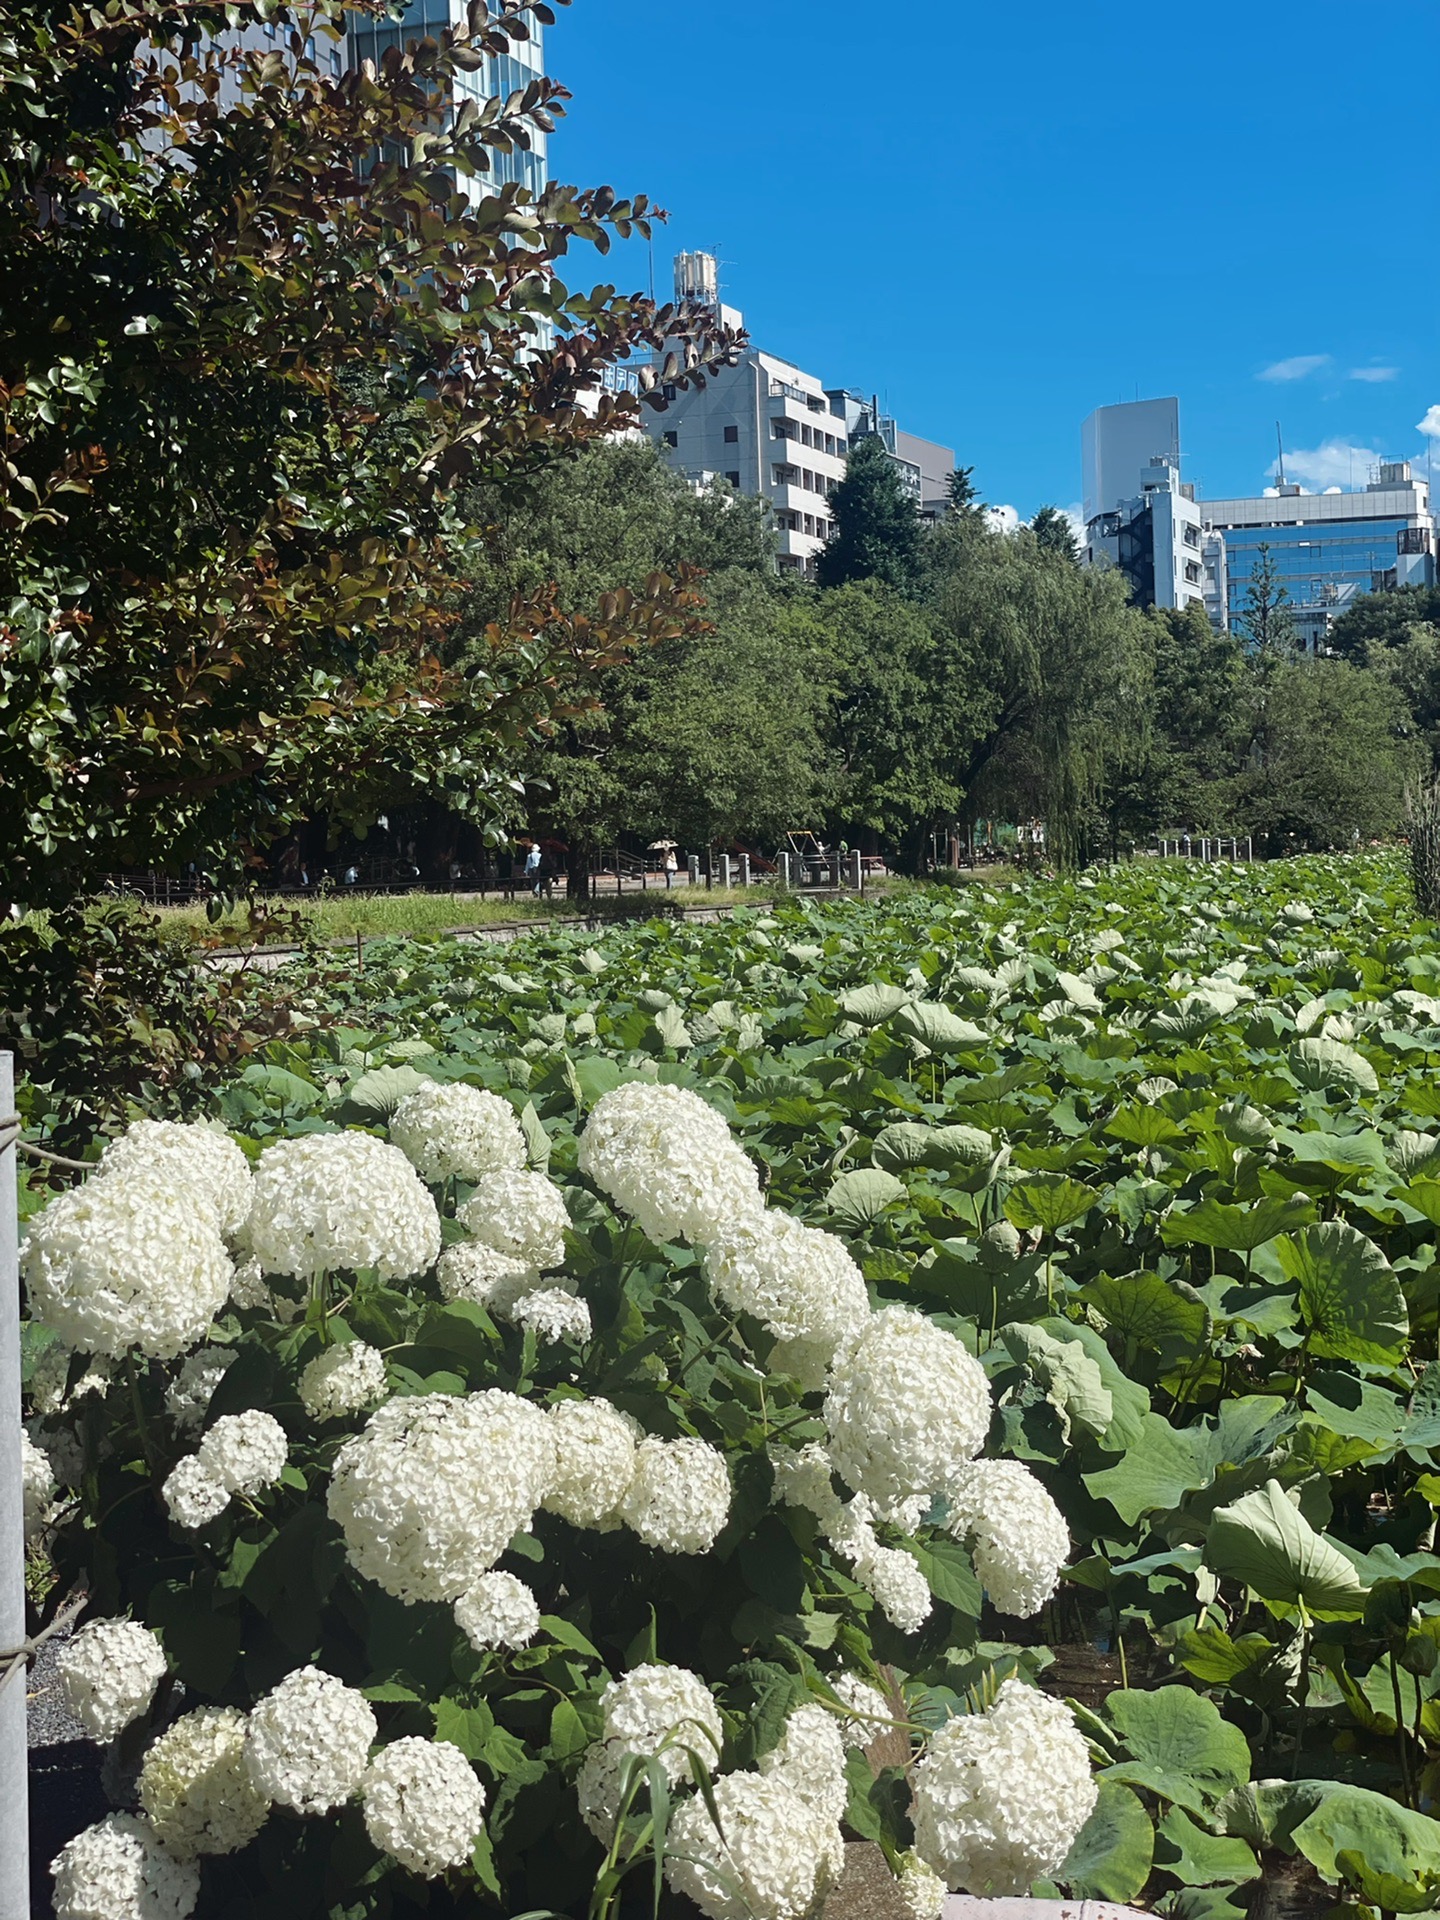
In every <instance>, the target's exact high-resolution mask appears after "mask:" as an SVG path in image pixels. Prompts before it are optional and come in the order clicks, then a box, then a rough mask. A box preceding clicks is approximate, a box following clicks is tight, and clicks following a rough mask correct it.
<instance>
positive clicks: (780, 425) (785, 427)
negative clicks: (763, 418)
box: [770, 420, 790, 440]
mask: <svg viewBox="0 0 1440 1920" xmlns="http://www.w3.org/2000/svg"><path fill="white" fill-rule="evenodd" d="M770 425H771V427H772V428H773V430H774V434H775V438H776V439H777V440H788V439H789V438H790V422H789V421H788V420H772V421H771V422H770Z"/></svg>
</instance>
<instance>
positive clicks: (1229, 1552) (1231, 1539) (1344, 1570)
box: [1205, 1480, 1365, 1614]
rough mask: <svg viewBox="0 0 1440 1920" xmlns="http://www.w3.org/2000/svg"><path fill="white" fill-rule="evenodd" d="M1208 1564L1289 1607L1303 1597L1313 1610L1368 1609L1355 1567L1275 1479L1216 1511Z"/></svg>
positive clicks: (1208, 1535)
mask: <svg viewBox="0 0 1440 1920" xmlns="http://www.w3.org/2000/svg"><path fill="white" fill-rule="evenodd" d="M1205 1564H1206V1566H1207V1567H1209V1569H1210V1571H1211V1572H1212V1573H1215V1574H1218V1575H1219V1576H1220V1578H1221V1579H1222V1580H1238V1581H1240V1582H1241V1583H1242V1584H1243V1585H1244V1586H1247V1587H1249V1588H1250V1589H1251V1591H1252V1592H1254V1593H1258V1594H1259V1595H1260V1597H1261V1599H1263V1600H1279V1601H1283V1602H1285V1603H1286V1604H1288V1605H1290V1606H1295V1605H1297V1604H1298V1603H1299V1602H1301V1601H1303V1602H1304V1603H1305V1605H1306V1606H1307V1607H1308V1608H1309V1609H1310V1611H1311V1612H1312V1613H1339V1614H1358V1613H1361V1612H1362V1611H1363V1610H1364V1605H1365V1588H1364V1586H1363V1584H1362V1582H1361V1579H1360V1576H1359V1574H1358V1573H1357V1572H1356V1571H1355V1568H1354V1567H1353V1566H1352V1565H1351V1563H1350V1562H1349V1561H1348V1560H1347V1559H1346V1558H1345V1555H1344V1554H1343V1553H1341V1551H1340V1549H1339V1548H1338V1547H1336V1546H1335V1545H1333V1543H1332V1542H1331V1541H1329V1540H1327V1539H1326V1538H1325V1536H1324V1534H1322V1533H1317V1532H1316V1531H1315V1529H1314V1528H1313V1527H1312V1526H1311V1525H1310V1522H1309V1521H1308V1520H1307V1519H1306V1518H1305V1517H1304V1515H1303V1514H1302V1513H1301V1512H1300V1510H1299V1508H1298V1507H1295V1506H1293V1505H1292V1504H1291V1502H1290V1501H1289V1500H1287V1499H1286V1497H1285V1494H1284V1492H1283V1490H1282V1489H1281V1487H1280V1484H1279V1482H1278V1481H1276V1480H1267V1481H1266V1483H1265V1485H1264V1486H1263V1487H1261V1488H1259V1489H1257V1490H1256V1491H1255V1492H1254V1493H1247V1494H1246V1495H1245V1496H1244V1498H1243V1499H1240V1500H1237V1501H1235V1503H1234V1504H1233V1505H1232V1506H1228V1507H1221V1508H1220V1509H1219V1511H1218V1512H1217V1513H1215V1514H1214V1515H1213V1517H1212V1518H1211V1521H1210V1526H1209V1530H1208V1532H1207V1533H1206V1536H1205Z"/></svg>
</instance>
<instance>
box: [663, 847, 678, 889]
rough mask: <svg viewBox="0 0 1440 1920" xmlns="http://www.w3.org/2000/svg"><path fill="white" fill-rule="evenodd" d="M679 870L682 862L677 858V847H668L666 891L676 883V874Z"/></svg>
mask: <svg viewBox="0 0 1440 1920" xmlns="http://www.w3.org/2000/svg"><path fill="white" fill-rule="evenodd" d="M679 871H680V862H679V861H678V860H677V859H676V858H675V849H674V847H667V848H666V849H665V891H666V892H667V893H668V892H669V891H670V889H671V887H672V886H673V885H674V883H675V876H676V874H677V873H678V872H679Z"/></svg>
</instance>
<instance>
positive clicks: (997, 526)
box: [985, 507, 1020, 533]
mask: <svg viewBox="0 0 1440 1920" xmlns="http://www.w3.org/2000/svg"><path fill="white" fill-rule="evenodd" d="M985 518H986V521H987V522H988V524H989V527H990V531H991V532H992V533H1014V531H1015V529H1016V528H1017V527H1018V526H1019V525H1020V516H1019V514H1018V513H1017V512H1016V511H1015V509H1014V507H987V508H986V509H985Z"/></svg>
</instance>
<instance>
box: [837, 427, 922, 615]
mask: <svg viewBox="0 0 1440 1920" xmlns="http://www.w3.org/2000/svg"><path fill="white" fill-rule="evenodd" d="M830 512H831V517H832V519H833V521H834V524H835V531H834V533H833V534H832V535H831V536H830V540H829V543H828V545H827V546H826V547H825V548H824V549H823V550H822V551H821V554H820V558H819V560H818V562H817V565H816V576H817V578H818V579H819V582H820V584H821V586H823V587H843V586H844V585H845V584H846V582H847V581H850V580H878V581H880V582H882V583H883V584H884V585H885V586H890V587H898V588H900V589H901V591H902V592H904V591H908V590H910V589H911V588H912V587H913V586H914V585H915V581H916V578H917V575H918V573H919V563H920V518H919V515H918V514H917V513H916V511H915V502H914V500H913V499H912V498H911V497H910V495H909V494H908V493H907V492H906V490H905V486H904V482H903V481H902V480H901V478H900V472H899V469H898V468H897V467H896V465H895V462H894V461H893V460H892V459H891V458H890V455H889V454H888V453H887V452H886V451H885V443H884V442H883V441H882V440H881V439H880V438H879V437H878V436H877V435H875V434H868V435H867V436H866V437H865V438H864V439H863V440H857V441H855V442H854V443H853V444H852V446H851V448H850V458H849V461H848V463H847V465H846V468H845V478H844V479H843V480H842V481H841V482H840V484H839V486H838V487H836V488H835V490H834V492H833V493H832V494H831V496H830Z"/></svg>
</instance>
